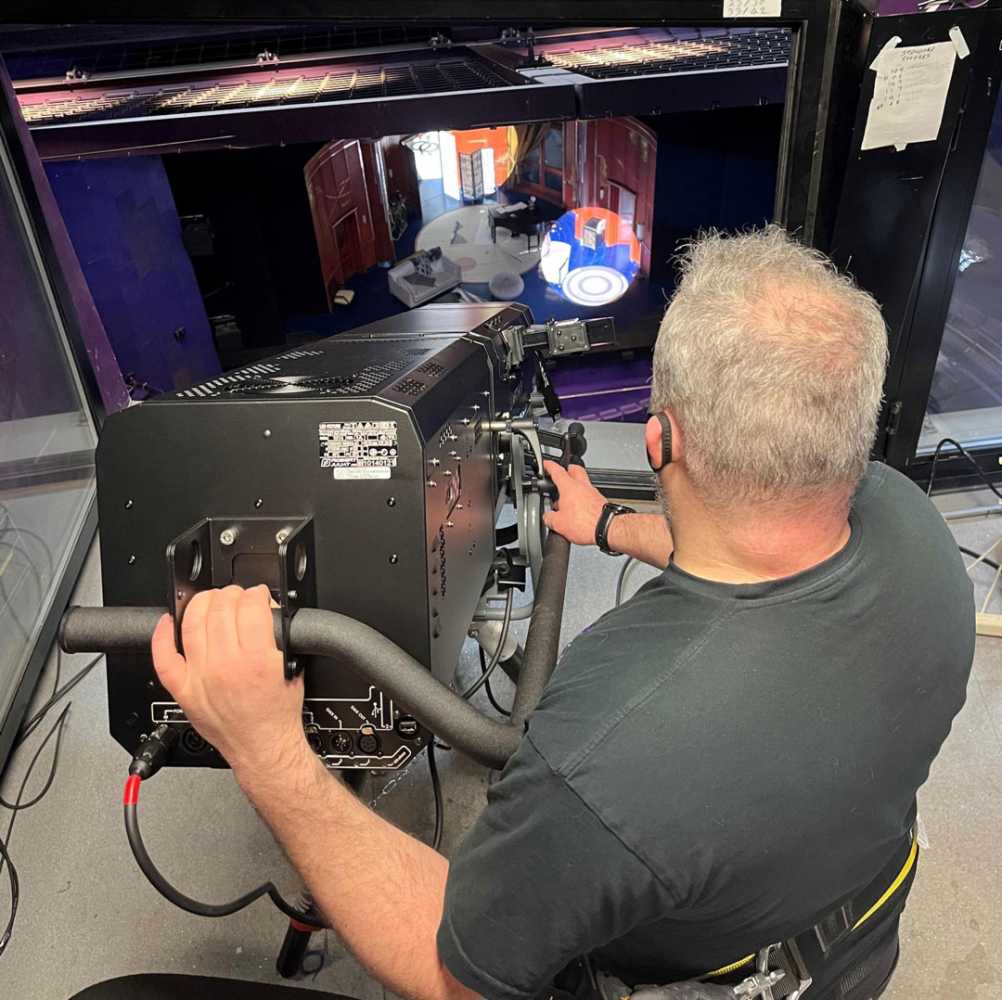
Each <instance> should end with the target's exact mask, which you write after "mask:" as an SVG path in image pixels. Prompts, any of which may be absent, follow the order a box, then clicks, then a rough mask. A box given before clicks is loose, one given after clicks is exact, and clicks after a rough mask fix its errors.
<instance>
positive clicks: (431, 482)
mask: <svg viewBox="0 0 1002 1000" xmlns="http://www.w3.org/2000/svg"><path fill="white" fill-rule="evenodd" d="M425 485H426V486H438V483H436V482H435V480H434V479H429V480H427V482H426V483H425Z"/></svg>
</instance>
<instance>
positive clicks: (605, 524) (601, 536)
mask: <svg viewBox="0 0 1002 1000" xmlns="http://www.w3.org/2000/svg"><path fill="white" fill-rule="evenodd" d="M617 514H636V511H635V510H634V509H633V508H632V507H624V506H623V505H622V504H620V503H607V504H606V505H605V506H604V507H603V508H602V513H601V514H599V517H598V524H596V525H595V544H596V545H597V546H598V547H599V548H600V549H601V550H602V551H603V552H604V553H605V554H606V555H607V556H618V555H622V553H621V552H614V551H613V550H612V549H610V548H609V525H610V524H612V519H613V518H614V517H615V516H616V515H617Z"/></svg>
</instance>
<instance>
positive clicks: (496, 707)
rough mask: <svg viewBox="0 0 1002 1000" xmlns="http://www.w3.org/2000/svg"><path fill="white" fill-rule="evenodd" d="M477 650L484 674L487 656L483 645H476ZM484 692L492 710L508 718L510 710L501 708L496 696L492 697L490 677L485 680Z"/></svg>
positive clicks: (484, 673)
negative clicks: (492, 707)
mask: <svg viewBox="0 0 1002 1000" xmlns="http://www.w3.org/2000/svg"><path fill="white" fill-rule="evenodd" d="M477 652H478V653H479V654H480V673H481V674H482V675H486V673H487V658H486V657H485V656H484V647H483V646H478V647H477ZM484 692H485V693H486V695H487V700H488V701H489V702H490V703H491V705H493V706H494V711H495V712H497V713H499V714H500V715H503V716H504V717H505V718H506V719H510V718H511V712H509V711H508V709H506V708H502V707H501V705H499V704H498V700H497V698H495V697H494V692H493V691H492V690H491V682H490V678H488V679H487V682H486V683H485V684H484Z"/></svg>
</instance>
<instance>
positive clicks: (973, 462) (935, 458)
mask: <svg viewBox="0 0 1002 1000" xmlns="http://www.w3.org/2000/svg"><path fill="white" fill-rule="evenodd" d="M944 445H949V446H950V447H951V448H955V449H956V450H957V451H958V452H959V453H960V454H961V455H962V456H963V457H964V458H965V459H966V460H967V462H968V464H969V465H970V466H971V468H972V469H973V470H974V472H975V474H976V475H977V477H978V478H979V479H980V480H981V481H982V482H983V483H984V484H985V486H987V487H988V489H990V490H991V491H992V493H994V494H995V496H997V497H998V498H999V500H1002V492H1000V491H999V489H998V487H997V486H996V485H995V484H994V483H993V482H992V481H991V480H990V479H989V478H988V477H987V476H986V475H985V473H984V472H983V471H982V469H981V466H980V465H978V462H977V459H975V457H974V456H973V455H972V454H971V453H970V452H969V451H968V450H967V449H966V448H965V447H964V446H963V445H962V444H960V442H959V441H956V440H954V439H953V438H948V437H945V438H943V439H942V440H941V441H940V442H939V444H937V445H936V450H935V451H934V452H933V453H932V468H931V469H930V470H929V484H928V485H927V486H926V490H925V495H926V496H931V495H932V487H933V483H935V481H936V466H937V464H938V463H939V458H940V455H941V454H942V451H943V446H944Z"/></svg>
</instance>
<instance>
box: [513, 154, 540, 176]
mask: <svg viewBox="0 0 1002 1000" xmlns="http://www.w3.org/2000/svg"><path fill="white" fill-rule="evenodd" d="M518 175H519V177H520V178H521V179H522V180H523V181H526V182H527V183H529V184H538V183H539V150H538V149H534V150H532V151H531V152H529V153H526V154H525V156H524V157H522V160H521V162H520V163H519V165H518Z"/></svg>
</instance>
